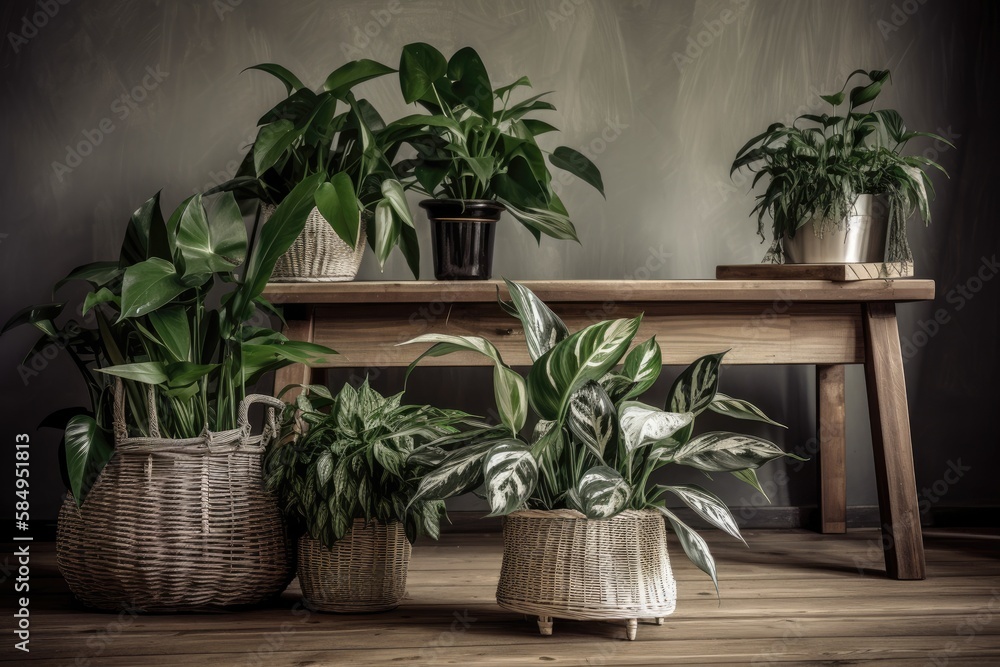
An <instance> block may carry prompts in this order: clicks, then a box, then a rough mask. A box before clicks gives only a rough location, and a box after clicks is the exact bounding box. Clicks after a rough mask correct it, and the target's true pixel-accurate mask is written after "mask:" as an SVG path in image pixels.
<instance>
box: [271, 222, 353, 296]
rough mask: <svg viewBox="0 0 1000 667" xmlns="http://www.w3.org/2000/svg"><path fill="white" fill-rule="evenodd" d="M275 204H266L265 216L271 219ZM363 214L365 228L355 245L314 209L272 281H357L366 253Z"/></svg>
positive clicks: (276, 268)
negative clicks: (339, 233) (348, 243)
mask: <svg viewBox="0 0 1000 667" xmlns="http://www.w3.org/2000/svg"><path fill="white" fill-rule="evenodd" d="M274 209H275V207H274V206H272V205H271V204H264V205H263V206H262V207H261V218H262V219H263V220H265V221H266V220H267V219H268V218H270V217H271V214H272V213H274ZM367 217H368V216H367V215H366V213H365V212H362V213H361V228H360V234H359V240H358V244H357V247H355V248H354V250H351V246H349V245H347V244H346V243H344V240H343V239H341V238H340V237H339V236H337V232H335V231H333V228H332V227H331V226H330V223H329V222H327V221H326V218H324V217H323V216H322V215H320V212H319V209H317V208H313V210H312V211H310V212H309V217H308V218H306V226H305V229H303V230H302V233H301V234H299V237H298V238H297V239H295V242H294V243H293V244H292V247H290V248H289V249H288V252H286V253H285V254H284V255H282V256H281V257H280V258H279V259H278V263H277V264H275V265H274V272H273V273H272V274H271V281H272V282H315V283H320V282H344V281H348V280H354V277H355V276H356V275H358V269H359V268H360V267H361V258H362V257H363V256H364V254H365V243H366V239H367V237H366V235H365V229H366V226H367V225H366V218H367Z"/></svg>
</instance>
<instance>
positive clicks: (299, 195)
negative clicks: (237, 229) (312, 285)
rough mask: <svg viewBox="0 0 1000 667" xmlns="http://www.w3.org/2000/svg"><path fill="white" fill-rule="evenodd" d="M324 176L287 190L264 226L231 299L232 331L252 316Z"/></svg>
mask: <svg viewBox="0 0 1000 667" xmlns="http://www.w3.org/2000/svg"><path fill="white" fill-rule="evenodd" d="M324 176H325V175H324V174H322V173H319V174H313V175H312V176H308V177H306V178H305V179H303V180H302V181H301V182H300V183H299V184H298V185H296V186H295V187H294V188H293V189H292V191H291V192H290V193H288V195H287V196H286V197H285V198H284V199H283V200H282V202H281V204H279V205H278V207H277V208H276V209H275V211H274V213H273V214H272V215H271V217H270V218H269V219H268V221H267V222H266V223H265V224H264V225H263V226H262V227H261V231H260V236H259V238H258V239H257V247H256V248H255V249H254V253H253V256H252V257H251V258H250V261H249V262H248V263H247V267H246V271H245V273H244V274H243V284H242V285H241V286H240V288H239V289H238V290H237V291H236V292H235V293H234V294H235V296H234V298H233V301H232V302H231V303H232V310H231V311H230V321H229V322H228V323H227V324H228V326H229V327H230V329H229V330H232V327H234V326H235V325H236V324H238V323H239V322H242V321H243V320H245V319H248V318H249V317H250V316H251V315H253V303H254V299H256V298H257V297H258V296H260V293H261V292H263V291H264V286H265V285H267V281H268V279H270V277H271V272H272V271H274V265H275V263H276V262H277V261H278V258H279V257H281V256H282V255H283V254H285V252H286V251H287V250H288V248H290V247H291V245H292V243H293V242H294V241H295V239H296V238H298V236H299V234H301V233H302V230H303V229H304V228H305V225H306V218H307V217H308V216H309V212H310V211H312V208H313V206H314V199H313V195H314V193H315V192H316V188H317V187H319V184H320V183H322V182H323V181H324V180H325V177H324ZM224 333H225V332H224Z"/></svg>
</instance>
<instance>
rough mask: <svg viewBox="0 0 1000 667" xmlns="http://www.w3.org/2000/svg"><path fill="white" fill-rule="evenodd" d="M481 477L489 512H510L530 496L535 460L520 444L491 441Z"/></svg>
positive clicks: (498, 514)
mask: <svg viewBox="0 0 1000 667" xmlns="http://www.w3.org/2000/svg"><path fill="white" fill-rule="evenodd" d="M483 480H484V484H485V487H486V498H487V500H488V501H489V503H490V510H491V511H490V516H500V515H504V514H510V513H511V512H513V511H514V510H516V509H518V508H520V507H521V506H522V505H524V503H525V502H527V500H528V498H529V497H531V493H532V491H534V490H535V485H536V484H537V483H538V464H537V463H536V462H535V458H534V457H533V456H532V455H531V451H530V450H529V449H528V447H526V446H525V445H524V444H522V443H520V442H518V441H516V440H509V441H505V442H501V443H500V444H497V445H494V446H493V447H492V448H491V449H490V450H489V452H487V454H486V458H485V459H484V460H483Z"/></svg>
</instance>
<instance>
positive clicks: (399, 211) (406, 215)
mask: <svg viewBox="0 0 1000 667" xmlns="http://www.w3.org/2000/svg"><path fill="white" fill-rule="evenodd" d="M382 196H383V197H385V199H386V201H388V202H389V204H390V205H391V206H392V210H393V211H395V212H396V216H397V217H398V218H399V219H400V220H402V221H403V222H404V223H405V224H406V225H408V226H410V227H413V215H412V214H411V213H410V205H409V204H407V203H406V191H405V190H403V185H402V183H400V182H399V181H397V180H396V179H394V178H387V179H386V180H384V181H382Z"/></svg>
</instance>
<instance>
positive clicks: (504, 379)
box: [400, 334, 528, 435]
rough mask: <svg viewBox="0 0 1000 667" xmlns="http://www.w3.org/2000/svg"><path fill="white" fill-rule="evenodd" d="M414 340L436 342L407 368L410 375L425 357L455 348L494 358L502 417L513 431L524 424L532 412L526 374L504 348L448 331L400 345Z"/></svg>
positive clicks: (496, 388)
mask: <svg viewBox="0 0 1000 667" xmlns="http://www.w3.org/2000/svg"><path fill="white" fill-rule="evenodd" d="M412 343H435V345H434V346H433V347H431V348H430V349H429V350H427V351H426V352H424V353H423V354H421V355H420V356H419V357H417V358H416V359H415V360H414V361H413V363H412V364H410V367H409V368H407V369H406V377H409V376H410V373H411V372H412V371H413V369H414V367H415V366H416V365H417V364H418V363H419V362H420V360H421V359H423V358H424V357H440V356H443V355H446V354H451V353H453V352H461V351H471V352H478V353H479V354H482V355H483V356H485V357H487V358H489V359H490V360H492V361H493V391H494V393H495V394H496V401H497V410H498V412H499V413H500V420H501V421H502V422H503V423H504V425H505V426H507V428H509V429H510V431H511V434H512V435H517V433H518V431H520V430H521V428H522V427H523V426H524V420H525V419H526V418H527V415H528V403H527V398H528V393H527V390H526V388H525V384H524V378H522V377H521V376H520V375H519V374H518V373H516V372H515V371H513V370H512V369H511V368H510V367H509V366H507V365H506V364H504V362H503V358H501V356H500V352H499V351H498V350H497V349H496V347H494V345H493V343H491V342H490V341H488V340H486V339H485V338H481V337H479V336H449V335H447V334H424V335H422V336H417V337H416V338H414V339H412V340H408V341H406V342H405V343H400V345H410V344H412Z"/></svg>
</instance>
